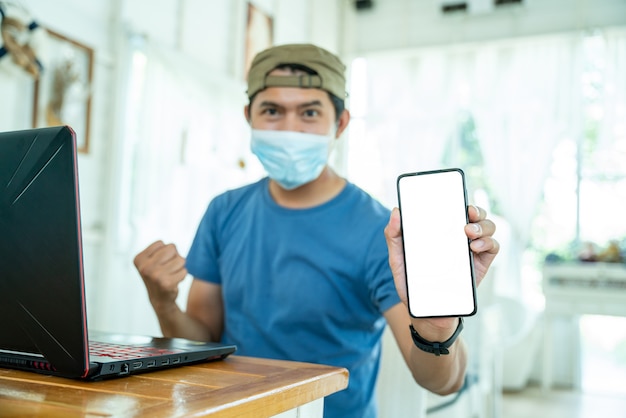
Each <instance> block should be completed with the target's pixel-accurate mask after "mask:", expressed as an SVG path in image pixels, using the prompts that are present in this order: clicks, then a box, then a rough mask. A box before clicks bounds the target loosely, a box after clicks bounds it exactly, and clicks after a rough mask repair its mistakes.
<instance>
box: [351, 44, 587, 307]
mask: <svg viewBox="0 0 626 418" xmlns="http://www.w3.org/2000/svg"><path fill="white" fill-rule="evenodd" d="M580 42H581V36H580V35H579V34H566V35H560V36H544V37H535V38H532V39H512V40H506V41H498V42H490V43H480V44H471V45H457V46H447V47H437V48H424V49H419V50H411V51H401V52H394V53H386V54H372V55H368V56H366V57H365V59H366V63H367V65H366V71H367V77H366V80H367V81H366V82H365V83H362V84H361V85H358V84H357V85H355V84H353V86H352V88H353V89H363V88H364V89H367V94H365V95H363V93H362V92H359V93H358V94H356V96H357V99H358V100H359V101H358V102H357V101H355V100H354V99H353V102H354V103H353V104H351V106H356V108H357V109H360V110H359V112H357V113H356V115H354V116H355V117H354V120H353V122H355V123H354V126H353V127H352V129H351V131H350V137H349V164H348V173H349V175H350V177H351V179H352V180H354V181H355V182H357V183H359V184H361V185H363V187H364V188H366V189H367V190H368V191H370V192H371V193H372V194H373V195H375V196H376V197H378V198H380V199H381V200H383V202H384V203H386V204H388V205H389V206H394V205H396V201H397V200H396V195H395V193H396V192H395V179H396V177H397V175H398V174H400V173H402V172H408V171H421V170H425V169H431V168H437V167H440V164H441V156H442V154H443V150H444V147H445V145H446V142H447V140H448V139H449V138H450V136H451V135H453V134H454V133H455V131H456V130H457V128H458V123H459V122H458V118H459V117H460V115H464V114H467V112H469V113H470V114H471V115H472V116H473V117H474V120H475V123H476V129H477V135H478V138H479V141H480V144H481V151H482V153H483V157H484V159H485V170H486V172H487V174H488V178H489V180H490V182H491V186H492V192H493V194H494V195H495V196H494V197H495V198H496V199H497V201H498V202H499V203H500V208H501V212H502V213H500V214H499V215H500V216H501V217H502V220H501V223H503V224H504V225H503V226H505V227H506V228H503V230H508V231H510V233H509V234H508V235H509V236H508V237H505V236H501V237H499V239H502V240H503V241H506V242H503V244H506V245H505V247H504V248H503V251H502V254H501V255H500V256H499V260H498V269H497V273H498V274H497V277H496V278H495V280H496V291H497V292H498V293H500V294H504V295H509V296H513V297H519V295H520V270H521V258H522V252H523V250H524V248H525V246H526V244H527V242H528V239H529V236H528V233H529V230H530V225H531V222H532V219H533V216H534V215H535V210H536V208H537V204H538V203H539V201H540V198H541V191H542V186H543V181H544V179H545V176H546V173H547V170H548V168H549V164H550V162H551V151H552V149H553V148H554V146H555V144H556V143H557V142H558V141H559V140H561V139H563V138H564V137H568V136H575V135H576V134H577V133H578V132H580V131H579V126H578V120H579V116H580V87H579V86H580V65H579V58H578V55H579V52H578V51H579V48H580ZM353 79H359V76H358V75H356V76H353ZM363 96H364V98H360V97H363ZM364 103H365V104H364ZM361 108H364V109H361ZM355 126H356V128H355ZM496 236H498V235H497V234H496Z"/></svg>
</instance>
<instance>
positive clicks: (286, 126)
mask: <svg viewBox="0 0 626 418" xmlns="http://www.w3.org/2000/svg"><path fill="white" fill-rule="evenodd" d="M300 125H301V120H300V118H299V117H298V111H297V110H296V109H289V110H287V112H286V113H285V118H284V119H283V126H281V128H282V130H284V131H293V132H299V131H300Z"/></svg>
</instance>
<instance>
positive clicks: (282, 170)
mask: <svg viewBox="0 0 626 418" xmlns="http://www.w3.org/2000/svg"><path fill="white" fill-rule="evenodd" d="M334 139H335V136H334V135H332V134H329V135H316V134H308V133H303V132H293V131H266V130H260V129H253V130H252V140H251V143H250V148H251V150H252V153H253V154H254V155H256V156H257V157H258V159H259V160H260V161H261V164H263V167H264V168H265V171H267V173H268V175H269V176H270V178H271V179H272V180H274V181H275V182H277V183H278V184H280V186H281V187H282V188H284V189H286V190H292V189H295V188H297V187H300V186H302V185H303V184H306V183H309V182H311V181H313V180H315V179H316V178H317V177H318V176H319V175H320V173H321V172H322V170H323V169H324V167H325V166H326V163H327V162H328V154H329V153H330V147H331V144H332V142H333V140H334Z"/></svg>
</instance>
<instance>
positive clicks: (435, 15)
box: [344, 0, 626, 55]
mask: <svg viewBox="0 0 626 418" xmlns="http://www.w3.org/2000/svg"><path fill="white" fill-rule="evenodd" d="M473 1H474V2H475V3H486V2H484V1H476V0H473ZM444 2H445V3H451V2H450V1H447V2H446V1H445V0H421V1H414V0H374V7H373V8H372V9H369V10H364V11H358V12H357V11H355V9H354V8H350V10H351V13H350V19H349V24H350V28H349V30H346V31H345V40H344V42H345V44H344V47H345V48H346V51H345V52H346V53H350V54H352V55H358V54H361V53H366V52H373V51H382V50H389V49H392V50H397V49H406V48H415V47H420V46H427V45H440V44H456V43H465V42H477V41H485V40H494V39H498V38H507V37H522V36H530V35H539V34H546V33H555V32H566V31H572V30H587V29H593V28H594V27H603V26H613V25H623V24H624V23H626V2H625V1H623V0H593V1H591V0H524V1H523V5H521V6H517V5H515V6H503V7H499V8H497V9H494V10H493V11H492V12H490V13H485V14H471V13H455V14H446V15H444V14H442V13H441V11H440V10H441V4H442V3H444ZM471 2H472V0H466V3H471ZM452 3H459V2H452Z"/></svg>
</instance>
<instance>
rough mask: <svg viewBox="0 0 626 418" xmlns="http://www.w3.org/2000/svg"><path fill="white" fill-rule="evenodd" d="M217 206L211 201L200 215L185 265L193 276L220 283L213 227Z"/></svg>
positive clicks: (217, 250)
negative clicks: (200, 218) (201, 215)
mask: <svg viewBox="0 0 626 418" xmlns="http://www.w3.org/2000/svg"><path fill="white" fill-rule="evenodd" d="M217 206H218V203H217V202H216V201H215V200H214V201H212V202H211V203H210V204H209V207H208V208H207V210H206V212H205V214H204V216H203V217H202V220H201V221H200V224H199V226H198V230H197V231H196V235H195V237H194V239H193V242H192V243H191V248H190V249H189V253H188V254H187V259H186V262H185V267H186V268H187V272H188V273H189V274H191V275H192V276H193V277H195V278H198V279H201V280H205V281H208V282H212V283H217V284H221V281H222V278H221V277H220V274H219V268H218V263H217V260H218V257H219V249H218V244H217V239H216V234H217V231H216V228H215V225H217V224H218V223H217V219H216V216H217V214H218V212H219V211H218V209H217Z"/></svg>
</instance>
